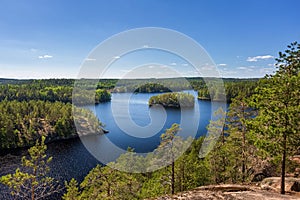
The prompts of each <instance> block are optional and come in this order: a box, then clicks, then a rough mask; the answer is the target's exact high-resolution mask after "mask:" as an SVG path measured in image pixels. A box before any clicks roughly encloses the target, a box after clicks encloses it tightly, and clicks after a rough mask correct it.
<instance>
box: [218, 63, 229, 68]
mask: <svg viewBox="0 0 300 200" xmlns="http://www.w3.org/2000/svg"><path fill="white" fill-rule="evenodd" d="M218 66H220V67H226V66H227V64H225V63H221V64H218Z"/></svg>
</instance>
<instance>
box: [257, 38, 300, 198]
mask: <svg viewBox="0 0 300 200" xmlns="http://www.w3.org/2000/svg"><path fill="white" fill-rule="evenodd" d="M276 61H277V64H276V66H277V69H278V70H277V71H276V73H275V74H274V75H267V76H266V77H265V79H263V80H262V81H261V82H260V85H259V87H258V88H257V94H255V95H254V96H253V98H252V101H253V102H252V106H253V107H256V108H257V109H259V114H258V116H257V117H256V118H255V121H254V123H253V127H254V128H255V132H256V133H258V134H257V138H258V139H257V141H256V145H257V146H258V147H259V148H261V149H264V150H265V152H267V153H268V154H269V155H270V156H272V157H274V156H278V155H281V194H284V193H285V173H286V172H285V170H286V160H287V157H288V155H291V154H292V153H295V151H296V150H299V138H300V137H299V136H300V135H299V133H300V130H299V129H300V124H299V122H300V114H299V113H300V106H299V105H300V92H299V91H300V84H299V83H300V75H299V70H300V45H299V44H297V42H294V43H292V44H291V45H288V49H287V50H286V51H285V52H284V53H282V52H279V58H278V59H276Z"/></svg>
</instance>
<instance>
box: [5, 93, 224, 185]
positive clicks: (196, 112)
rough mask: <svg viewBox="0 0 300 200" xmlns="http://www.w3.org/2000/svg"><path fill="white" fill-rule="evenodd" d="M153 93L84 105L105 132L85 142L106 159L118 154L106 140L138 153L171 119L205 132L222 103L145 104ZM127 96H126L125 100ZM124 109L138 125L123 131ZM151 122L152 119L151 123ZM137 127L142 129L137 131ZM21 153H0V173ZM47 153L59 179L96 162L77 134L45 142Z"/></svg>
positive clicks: (153, 143)
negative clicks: (188, 105) (189, 105)
mask: <svg viewBox="0 0 300 200" xmlns="http://www.w3.org/2000/svg"><path fill="white" fill-rule="evenodd" d="M185 92H188V93H191V94H193V95H195V97H196V96H197V94H196V92H194V91H185ZM153 95H157V93H150V94H149V93H138V94H132V95H131V94H127V93H113V94H112V101H111V102H107V103H101V104H98V105H96V106H86V107H87V108H89V109H91V110H92V111H93V112H94V113H95V114H96V115H97V117H98V118H99V119H100V121H101V122H102V123H104V124H105V129H107V130H108V131H109V133H107V134H105V135H93V136H88V137H87V139H86V140H85V143H86V142H87V143H89V142H90V143H91V145H94V146H95V144H96V148H97V151H101V152H102V153H103V154H105V155H106V156H107V158H106V159H108V160H109V159H110V160H113V159H114V158H116V157H117V156H118V154H116V153H115V152H113V151H111V149H109V148H108V147H109V146H108V145H107V144H108V141H110V142H111V143H113V144H114V145H116V146H118V147H119V148H121V149H124V150H126V149H127V148H128V147H132V148H134V149H135V151H136V152H139V153H147V152H151V151H153V150H154V149H155V148H156V147H157V146H158V144H159V142H160V135H161V134H162V133H163V132H164V131H165V129H166V128H169V127H171V125H172V124H173V123H184V124H185V126H184V131H183V133H182V136H183V137H188V136H194V137H196V138H197V137H199V136H201V135H205V134H206V132H207V131H206V126H207V125H208V123H209V120H211V115H212V113H213V112H214V111H215V110H216V109H218V108H219V107H220V106H222V107H224V103H221V102H214V103H212V102H210V101H203V100H197V99H195V101H196V102H195V107H194V108H187V109H182V110H180V109H174V108H168V109H165V111H164V109H162V108H161V107H156V106H153V107H150V108H149V106H148V99H149V98H150V97H151V96H153ZM129 98H130V100H129V101H128V99H129ZM126 99H127V100H126ZM128 102H129V103H128ZM126 104H127V105H126ZM127 110H129V113H130V117H131V120H132V121H131V123H132V124H136V125H138V126H130V124H128V126H126V127H125V129H126V130H125V131H124V130H122V128H120V127H119V126H118V124H121V125H122V123H123V124H124V123H125V124H126V123H128V121H126V120H127V119H128V116H127ZM150 116H151V117H150ZM164 116H166V118H165V121H164V120H163V119H164ZM122 120H123V121H122ZM151 120H152V121H151ZM151 122H153V123H152V124H151ZM195 127H196V129H195ZM123 128H124V127H123ZM130 128H131V129H132V130H131V129H130ZM138 130H144V131H140V132H139V131H138ZM195 130H196V131H195ZM128 132H130V134H131V135H130V134H128ZM25 154H26V150H18V151H16V152H13V153H10V154H7V155H4V156H1V157H0V162H1V163H0V167H1V168H0V176H1V175H4V174H7V173H12V172H14V171H15V169H16V167H18V166H20V160H21V156H22V155H25ZM48 155H50V156H52V157H53V161H52V163H51V168H52V173H51V175H52V176H53V177H55V178H58V179H59V180H70V179H71V178H72V177H74V178H75V179H77V180H78V181H79V182H80V181H82V180H83V178H84V177H85V176H86V174H87V173H88V172H89V171H90V170H91V169H92V168H93V167H95V166H96V164H100V162H99V161H98V160H97V159H95V158H94V157H93V156H92V155H91V154H90V153H89V151H88V150H87V149H86V148H85V146H84V145H83V144H82V142H81V140H80V139H78V138H77V139H70V140H66V141H59V142H54V143H50V144H48ZM0 189H1V188H0Z"/></svg>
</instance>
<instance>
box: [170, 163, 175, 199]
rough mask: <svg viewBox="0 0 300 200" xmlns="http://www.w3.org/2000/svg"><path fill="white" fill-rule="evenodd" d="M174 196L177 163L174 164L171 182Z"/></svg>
mask: <svg viewBox="0 0 300 200" xmlns="http://www.w3.org/2000/svg"><path fill="white" fill-rule="evenodd" d="M171 187H172V194H175V162H174V160H173V162H172V180H171Z"/></svg>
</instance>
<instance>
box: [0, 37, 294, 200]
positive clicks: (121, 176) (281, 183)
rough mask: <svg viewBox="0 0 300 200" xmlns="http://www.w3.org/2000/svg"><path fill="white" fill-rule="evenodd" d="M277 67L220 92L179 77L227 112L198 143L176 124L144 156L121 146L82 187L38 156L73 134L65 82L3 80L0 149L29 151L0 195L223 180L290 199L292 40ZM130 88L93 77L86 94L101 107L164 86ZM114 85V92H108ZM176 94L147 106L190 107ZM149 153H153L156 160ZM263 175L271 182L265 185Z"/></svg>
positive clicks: (123, 191) (150, 190) (123, 190)
mask: <svg viewBox="0 0 300 200" xmlns="http://www.w3.org/2000/svg"><path fill="white" fill-rule="evenodd" d="M276 62H277V65H276V66H277V71H276V73H275V74H272V75H266V76H265V77H264V78H262V79H260V80H238V79H229V80H226V79H224V82H225V94H222V92H220V91H217V87H215V88H216V89H215V91H214V89H210V90H208V88H214V85H210V86H209V87H208V86H204V85H205V82H204V81H203V79H201V78H189V79H187V80H188V81H189V83H190V85H191V86H192V88H193V89H194V90H196V91H199V92H198V96H199V99H207V100H212V101H214V100H215V101H217V100H219V99H220V97H221V96H222V95H227V100H229V101H230V106H229V108H228V112H225V110H222V109H219V110H217V111H216V112H215V113H214V114H215V118H213V120H212V121H210V124H209V126H208V127H207V130H208V133H207V137H206V138H205V137H200V138H197V139H193V138H187V139H184V138H182V137H179V136H178V132H179V131H180V129H181V127H180V124H173V125H172V126H171V127H168V128H167V129H166V130H165V131H164V133H163V134H162V135H161V138H160V139H161V140H160V144H159V145H158V147H157V150H156V151H154V152H153V154H149V156H146V157H143V156H139V155H138V154H135V153H134V149H131V148H128V151H127V153H125V154H123V155H121V156H120V157H119V158H118V159H117V160H116V161H115V162H112V163H110V164H109V166H100V165H97V166H95V167H94V169H92V170H91V171H90V172H89V174H87V175H86V177H85V178H84V180H83V181H82V182H80V183H79V181H78V180H75V179H71V180H66V182H65V185H63V184H61V183H59V182H58V181H56V180H55V179H54V178H52V177H51V175H50V174H49V173H48V172H49V171H50V170H51V169H50V167H49V163H50V162H55V161H54V160H52V158H51V157H48V156H47V151H46V150H47V145H46V141H47V139H48V140H51V139H63V138H68V137H72V136H74V135H75V134H76V133H75V129H74V124H73V121H72V115H71V107H72V106H71V104H70V101H71V99H70V98H71V89H72V87H73V86H72V84H73V83H74V80H68V79H53V80H21V81H19V80H4V79H2V80H1V81H0V83H1V84H0V87H1V94H0V97H1V98H0V100H1V102H0V112H1V115H0V128H1V130H0V147H1V148H2V149H7V148H15V147H21V146H31V148H29V149H28V155H25V156H24V157H23V158H22V167H20V168H17V169H16V170H15V172H14V173H10V174H7V175H4V176H2V177H1V178H0V183H1V184H2V186H3V187H6V188H7V189H8V190H9V192H10V193H9V194H8V196H5V198H6V197H7V198H10V199H33V200H34V199H38V198H41V197H42V199H46V197H47V198H50V199H51V197H53V196H51V195H56V196H55V197H57V196H59V197H58V198H62V199H64V200H74V199H75V200H76V199H124V200H126V199H128V200H132V199H145V198H154V197H158V196H162V195H167V194H175V193H177V192H183V191H187V190H190V189H193V188H196V187H198V186H204V185H210V184H217V185H218V184H225V183H230V184H242V185H245V184H260V185H261V187H262V188H263V189H267V190H270V191H274V192H277V193H281V194H285V193H286V192H289V193H290V194H295V193H296V194H297V193H299V192H300V187H299V185H300V179H299V168H300V167H299V164H300V162H299V155H300V151H299V146H300V139H299V138H300V124H299V122H300V120H299V119H300V115H299V113H300V112H299V105H300V93H299V91H300V45H299V44H298V43H296V42H294V43H292V44H290V45H288V47H287V50H285V51H284V52H283V53H282V52H280V53H279V57H278V58H277V59H276ZM213 79H214V78H212V80H213ZM139 81H140V83H139V84H140V86H138V85H136V82H135V81H133V80H125V82H127V83H132V85H130V86H128V87H126V84H125V83H124V85H118V83H117V82H118V81H117V80H101V81H99V83H98V84H97V85H96V86H95V87H94V86H93V87H91V88H94V89H96V90H98V92H99V94H101V93H102V94H105V95H104V96H103V97H101V95H100V96H99V102H98V101H96V103H101V102H102V100H103V101H109V99H110V95H109V94H110V92H125V91H127V92H128V91H133V92H151V91H156V92H157V91H158V90H160V91H161V90H162V91H164V88H161V87H160V86H159V85H157V84H153V82H154V81H153V80H152V81H150V82H149V84H147V85H145V87H144V86H142V85H144V84H145V82H144V81H145V80H139ZM147 81H149V80H147ZM163 81H168V82H169V83H172V82H173V81H174V88H176V87H177V88H178V90H179V91H180V90H181V89H186V87H185V86H186V85H185V86H182V84H181V85H180V84H178V83H175V82H176V79H168V80H161V82H163ZM87 84H88V83H87ZM160 84H161V83H160ZM212 84H213V83H212ZM162 85H163V84H162ZM114 86H116V87H115V88H119V89H120V91H117V90H115V89H113V88H114ZM136 88H138V89H136ZM121 90H122V91H121ZM172 91H173V90H172ZM208 91H209V95H208ZM89 94H90V93H89ZM96 94H97V92H96ZM183 94H184V93H166V94H160V95H158V96H155V97H153V100H151V102H149V105H150V103H151V105H152V104H157V103H160V104H165V106H169V105H172V106H173V105H177V104H176V103H178V102H176V100H175V99H178V97H180V98H181V97H182V98H183V99H185V98H186V99H187V102H192V101H193V102H194V97H193V100H192V98H191V97H190V95H189V94H184V95H183ZM48 95H49V96H48ZM176 95H177V96H176ZM83 96H85V95H84V93H83ZM87 96H88V95H87ZM102 98H103V99H102ZM83 99H84V98H83ZM96 99H97V97H95V100H96ZM100 99H102V100H100ZM149 101H150V100H149ZM83 102H84V101H83ZM94 103H95V102H94ZM179 103H180V101H179ZM180 105H181V104H180ZM184 105H185V104H184ZM77 109H80V110H81V109H83V108H77ZM81 112H83V113H85V114H84V117H83V119H82V120H85V121H87V120H92V121H95V124H97V126H96V127H98V128H99V127H100V125H101V122H99V121H98V119H97V118H96V117H95V116H94V114H93V113H92V112H89V111H88V110H81ZM224 121H225V123H224ZM98 125H99V126H98ZM220 128H221V130H222V131H221V134H220V135H219V132H218V131H217V130H218V129H220ZM219 136H220V137H219ZM210 140H215V141H216V144H215V145H214V146H209V148H210V149H209V150H210V151H208V152H206V153H207V154H205V155H202V154H204V153H205V152H200V154H201V157H199V151H200V149H201V146H202V144H203V143H205V142H207V141H210ZM188 142H192V144H191V145H190V146H189V147H188V149H187V150H186V151H185V152H184V153H183V154H182V155H181V156H180V157H179V158H178V159H175V157H174V155H175V154H176V151H177V149H176V147H178V145H185V144H187V143H188ZM166 147H170V148H168V152H167V155H166V154H162V153H161V152H162V151H164V150H165V149H166ZM154 154H155V155H157V158H156V159H155V160H153V155H154ZM166 159H168V160H167V161H170V162H168V165H167V166H165V167H163V168H161V169H159V170H156V171H149V172H148V171H147V172H144V173H126V172H123V171H119V170H116V168H111V167H110V166H117V168H118V169H122V168H125V167H130V168H131V169H132V171H133V172H135V171H134V170H135V168H134V167H136V166H144V167H147V166H151V165H153V163H154V164H157V163H161V162H166ZM267 177H277V178H269V179H265V178H267ZM263 180H264V181H263ZM225 192H226V191H225ZM240 192H243V190H241V191H240ZM219 194H220V193H218V195H219ZM222 194H225V193H222ZM226 194H227V193H226ZM1 195H2V194H1ZM283 197H287V196H283Z"/></svg>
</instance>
